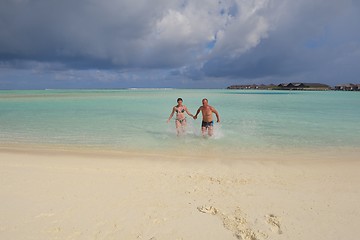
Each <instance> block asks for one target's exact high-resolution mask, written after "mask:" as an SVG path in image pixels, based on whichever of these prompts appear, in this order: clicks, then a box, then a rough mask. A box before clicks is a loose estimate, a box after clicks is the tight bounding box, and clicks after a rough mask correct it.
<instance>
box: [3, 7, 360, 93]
mask: <svg viewBox="0 0 360 240" xmlns="http://www.w3.org/2000/svg"><path fill="white" fill-rule="evenodd" d="M359 23H360V1H359V0H298V1H294V0H196V1H188V0H171V1H169V0H152V1H148V0H102V1H99V0H77V1H73V0H61V1H59V0H1V8H0V89H53V88H62V89H64V88H65V89H67V88H72V89H74V88H141V87H147V88H226V87H227V86H229V85H233V84H270V83H275V84H276V83H285V82H317V83H325V84H329V85H331V86H333V85H336V84H341V83H350V82H352V83H360V77H359V76H360V64H359V63H360V31H359Z"/></svg>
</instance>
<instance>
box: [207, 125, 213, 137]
mask: <svg viewBox="0 0 360 240" xmlns="http://www.w3.org/2000/svg"><path fill="white" fill-rule="evenodd" d="M208 134H209V136H212V135H213V134H214V128H213V126H209V128H208Z"/></svg>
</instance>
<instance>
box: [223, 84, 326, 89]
mask: <svg viewBox="0 0 360 240" xmlns="http://www.w3.org/2000/svg"><path fill="white" fill-rule="evenodd" d="M227 89H262V90H308V91H310V90H313V91H324V90H331V87H330V86H329V85H326V84H322V83H281V84H278V85H274V84H270V85H264V84H261V85H256V84H251V85H232V86H229V87H227Z"/></svg>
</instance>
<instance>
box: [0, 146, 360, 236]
mask: <svg viewBox="0 0 360 240" xmlns="http://www.w3.org/2000/svg"><path fill="white" fill-rule="evenodd" d="M17 150H19V151H16V149H12V150H10V149H8V150H6V148H4V146H2V147H1V148H0V166H1V167H0V172H1V178H0V199H1V200H0V203H1V204H0V211H1V212H2V214H1V215H0V238H1V239H34V238H36V239H146V240H149V239H194V240H195V239H214V240H215V239H229V240H232V239H234V240H235V239H257V240H265V239H294V240H302V239H320V240H322V239H324V240H325V239H326V240H329V239H330V240H331V239H334V240H335V239H351V238H353V237H354V236H356V233H357V232H358V231H357V230H358V226H357V225H358V224H357V223H358V219H359V217H360V191H359V190H358V184H357V183H359V182H360V176H359V174H358V169H360V161H358V160H357V159H356V158H355V157H356V156H358V152H355V153H356V154H357V155H356V154H353V153H351V154H348V155H341V154H338V155H336V156H333V157H331V158H330V153H329V154H324V153H321V154H319V155H318V156H314V155H312V157H311V158H308V159H307V157H309V156H308V155H306V154H305V155H294V154H292V155H283V156H282V158H279V156H265V155H262V156H263V157H264V158H263V159H262V158H261V157H260V155H256V154H255V156H253V158H250V159H246V157H245V156H244V157H243V158H236V159H235V160H234V159H226V156H224V159H220V158H217V157H215V158H213V159H210V160H209V159H207V158H197V157H196V156H195V157H191V156H188V157H189V158H181V157H180V156H179V157H178V158H176V156H174V155H149V154H148V155H144V154H143V153H137V154H136V153H133V154H129V153H124V152H122V153H116V154H109V152H107V153H106V154H103V153H101V152H100V153H99V152H98V154H97V155H96V154H95V155H93V153H94V152H96V151H94V152H85V153H84V152H69V151H54V149H43V151H41V150H39V149H32V150H31V151H29V149H17ZM328 155H329V158H328V157H327V156H328ZM249 156H251V153H249V155H248V157H249ZM265 157H267V158H265ZM339 157H341V159H339ZM289 158H291V159H289ZM317 158H319V159H317ZM314 159H316V160H317V161H314Z"/></svg>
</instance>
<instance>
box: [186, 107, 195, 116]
mask: <svg viewBox="0 0 360 240" xmlns="http://www.w3.org/2000/svg"><path fill="white" fill-rule="evenodd" d="M185 112H186V113H187V114H188V115H189V116H190V117H192V118H193V117H194V115H192V114H191V113H190V112H189V110H188V109H187V107H185Z"/></svg>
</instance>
